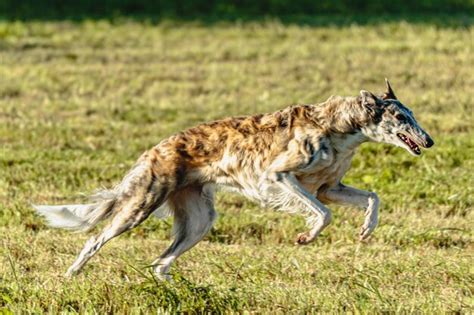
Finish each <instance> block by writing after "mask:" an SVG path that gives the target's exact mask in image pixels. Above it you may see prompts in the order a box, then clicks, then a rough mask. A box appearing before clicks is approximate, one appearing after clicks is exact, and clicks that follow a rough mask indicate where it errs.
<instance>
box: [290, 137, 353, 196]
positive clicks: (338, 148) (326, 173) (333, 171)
mask: <svg viewBox="0 0 474 315" xmlns="http://www.w3.org/2000/svg"><path fill="white" fill-rule="evenodd" d="M359 139H360V137H359V136H358V135H354V136H335V137H333V138H331V139H328V142H327V148H325V149H326V152H324V151H323V154H322V155H321V160H320V161H319V163H316V164H315V165H314V166H313V167H312V168H311V169H308V170H307V171H306V172H304V173H301V174H297V177H298V179H299V181H300V182H301V184H302V185H303V186H305V187H306V189H308V190H309V191H311V192H313V193H316V192H317V190H318V189H319V188H320V187H321V186H323V185H325V186H329V187H332V186H335V185H337V184H338V183H339V182H340V180H341V179H342V177H344V175H345V174H346V172H347V171H348V170H349V168H350V166H351V161H352V158H353V156H354V154H355V150H356V147H357V146H358V145H359V144H360V142H359Z"/></svg>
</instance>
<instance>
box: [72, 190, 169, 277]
mask: <svg viewBox="0 0 474 315" xmlns="http://www.w3.org/2000/svg"><path fill="white" fill-rule="evenodd" d="M166 198H167V192H166V187H162V188H161V189H159V190H154V189H152V184H150V186H149V187H148V191H145V192H143V191H142V192H135V193H134V194H132V195H131V196H129V195H125V196H123V197H122V198H121V199H119V200H118V201H117V204H116V205H115V207H117V209H116V210H114V213H115V215H114V217H113V218H112V221H111V222H110V223H109V224H108V225H107V226H106V227H105V228H104V229H103V230H102V232H101V233H100V234H99V235H98V236H97V237H92V238H90V239H89V240H88V241H87V243H86V244H85V246H84V248H83V249H82V251H81V253H80V254H79V256H78V257H77V259H76V261H75V262H74V263H73V264H72V265H71V267H69V269H68V271H67V272H66V276H67V277H70V276H73V275H75V274H77V273H78V272H79V271H80V270H81V269H82V267H83V266H84V265H85V264H86V263H87V261H88V260H89V259H90V258H92V256H94V255H95V254H96V253H97V252H98V251H99V249H100V248H101V247H102V246H104V244H105V243H107V242H108V241H109V240H111V239H112V238H114V237H116V236H118V235H120V234H122V233H123V232H125V231H128V230H131V229H132V228H134V227H136V226H137V225H139V224H140V223H141V222H143V221H144V220H145V219H146V218H147V217H148V216H149V215H150V214H151V213H152V212H153V211H154V210H155V209H156V208H158V207H159V206H160V205H161V204H162V203H163V202H164V201H165V200H166Z"/></svg>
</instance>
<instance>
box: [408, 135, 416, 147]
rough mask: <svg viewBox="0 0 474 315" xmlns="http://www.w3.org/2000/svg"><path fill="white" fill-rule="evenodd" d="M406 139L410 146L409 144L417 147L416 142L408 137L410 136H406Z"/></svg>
mask: <svg viewBox="0 0 474 315" xmlns="http://www.w3.org/2000/svg"><path fill="white" fill-rule="evenodd" d="M407 141H408V143H409V144H410V146H411V147H412V148H415V147H417V144H416V143H415V142H413V141H412V140H411V139H410V137H407Z"/></svg>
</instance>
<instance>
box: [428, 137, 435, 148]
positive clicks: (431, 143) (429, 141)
mask: <svg viewBox="0 0 474 315" xmlns="http://www.w3.org/2000/svg"><path fill="white" fill-rule="evenodd" d="M433 145H434V141H433V139H431V138H430V137H428V139H427V140H426V147H427V148H431V147H432V146H433Z"/></svg>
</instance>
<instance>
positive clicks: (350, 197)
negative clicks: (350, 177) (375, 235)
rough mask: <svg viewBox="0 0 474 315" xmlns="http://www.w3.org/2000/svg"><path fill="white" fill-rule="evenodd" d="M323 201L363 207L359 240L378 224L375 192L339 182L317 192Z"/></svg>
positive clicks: (363, 238)
mask: <svg viewBox="0 0 474 315" xmlns="http://www.w3.org/2000/svg"><path fill="white" fill-rule="evenodd" d="M318 198H319V199H320V200H322V201H323V202H329V203H330V202H334V203H340V204H346V205H352V206H357V207H361V208H365V209H366V211H365V221H364V225H362V228H361V231H360V240H365V239H366V238H367V237H369V236H370V234H372V232H373V231H374V229H375V227H376V226H377V224H378V216H379V210H378V209H379V197H378V196H377V194H376V193H373V192H370V191H365V190H360V189H357V188H353V187H348V186H345V185H343V184H341V183H339V184H338V185H337V186H336V187H334V188H330V189H328V190H326V191H322V192H318Z"/></svg>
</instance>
